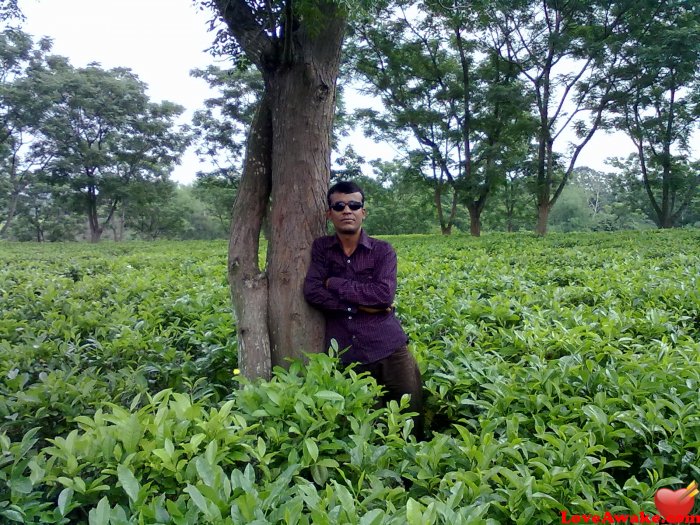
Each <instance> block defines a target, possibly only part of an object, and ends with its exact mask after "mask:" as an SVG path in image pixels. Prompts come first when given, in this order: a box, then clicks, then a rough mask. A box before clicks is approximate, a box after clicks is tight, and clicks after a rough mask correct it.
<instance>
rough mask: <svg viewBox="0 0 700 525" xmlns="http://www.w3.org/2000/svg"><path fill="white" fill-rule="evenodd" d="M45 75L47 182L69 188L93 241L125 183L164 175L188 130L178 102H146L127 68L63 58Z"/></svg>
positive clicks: (120, 197) (141, 86) (183, 144)
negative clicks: (178, 121) (81, 64)
mask: <svg viewBox="0 0 700 525" xmlns="http://www.w3.org/2000/svg"><path fill="white" fill-rule="evenodd" d="M42 80H43V83H44V86H45V89H46V90H47V91H48V92H49V93H50V94H51V96H52V97H54V98H53V104H52V107H51V110H50V112H49V114H48V116H47V118H46V120H45V123H44V126H43V134H44V136H45V137H46V140H47V142H48V144H49V147H51V148H52V150H53V152H54V159H53V161H52V163H51V166H50V171H51V175H52V180H53V181H54V182H55V183H59V184H66V185H69V186H70V187H71V188H72V190H73V193H74V202H75V203H76V206H80V207H81V208H82V210H84V212H85V213H86V215H87V219H88V224H89V228H90V240H91V241H92V242H97V241H99V239H100V237H101V235H102V232H103V230H104V228H105V226H106V225H108V224H109V223H110V221H111V220H112V218H113V216H114V214H115V212H116V210H117V207H118V205H119V204H120V202H121V201H122V200H123V199H124V196H125V194H126V193H127V192H128V185H129V184H130V183H132V182H134V181H146V180H157V179H165V178H167V176H168V174H169V172H170V170H171V169H172V166H173V165H174V164H175V163H176V162H177V161H178V160H179V156H180V155H181V153H182V152H183V151H184V148H185V147H186V145H187V135H186V133H185V132H184V130H181V129H177V128H176V127H175V124H174V119H175V117H177V116H178V115H179V114H180V113H181V112H182V108H181V107H179V106H177V105H175V104H172V103H170V102H162V103H157V104H156V103H152V102H149V100H148V97H147V95H146V92H145V90H146V86H145V85H144V84H143V83H142V82H141V81H139V80H138V78H137V77H136V76H135V75H134V74H133V73H131V71H129V70H128V69H124V68H115V69H111V70H109V71H106V70H103V69H101V68H100V67H99V66H98V65H96V64H92V65H90V66H88V67H86V68H79V69H75V68H73V67H72V66H70V65H69V64H68V63H67V62H65V63H63V64H62V65H61V67H56V68H54V70H53V71H51V72H50V73H48V74H46V75H45V76H43V77H42ZM103 208H104V210H103ZM101 216H103V217H104V218H103V219H102V218H101Z"/></svg>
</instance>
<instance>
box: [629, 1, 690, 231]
mask: <svg viewBox="0 0 700 525" xmlns="http://www.w3.org/2000/svg"><path fill="white" fill-rule="evenodd" d="M640 9H645V10H646V11H647V12H648V13H649V16H648V17H645V18H642V19H637V18H634V19H631V20H630V21H629V23H628V24H627V25H626V28H625V29H626V30H627V31H628V32H629V34H630V35H631V39H630V41H629V42H628V43H627V45H625V47H624V61H623V63H622V64H621V67H620V69H619V75H620V76H621V77H622V78H623V79H624V82H621V83H619V85H618V90H617V91H616V97H617V98H616V109H617V112H618V113H619V117H618V118H617V119H616V123H617V126H618V128H619V129H622V130H624V131H625V132H626V133H627V134H628V135H629V137H630V138H631V139H632V141H633V142H634V145H635V147H636V149H637V159H638V161H639V168H640V171H641V175H642V181H643V184H644V189H645V191H646V194H647V197H648V199H649V202H650V203H651V208H652V210H653V219H654V222H655V223H656V224H657V226H658V227H659V228H670V227H673V226H675V225H677V224H679V221H680V220H681V216H682V214H683V213H684V211H685V210H686V209H687V208H688V206H689V205H690V203H691V202H692V200H693V198H694V196H695V195H696V192H697V189H698V184H700V173H699V172H698V171H697V169H693V168H692V165H691V160H692V159H690V158H689V154H690V145H689V139H690V137H691V135H692V133H693V131H694V130H698V129H700V128H699V126H698V119H699V117H700V75H699V74H698V71H699V70H700V8H698V3H697V2H693V1H690V0H688V1H684V0H672V1H668V2H663V3H658V2H652V3H651V5H646V4H642V5H640Z"/></svg>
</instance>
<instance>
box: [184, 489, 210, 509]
mask: <svg viewBox="0 0 700 525" xmlns="http://www.w3.org/2000/svg"><path fill="white" fill-rule="evenodd" d="M185 492H186V493H187V494H189V495H190V498H192V501H193V502H194V504H195V505H196V506H197V508H198V509H199V510H201V511H202V512H203V513H204V514H209V507H208V506H207V500H206V499H204V496H202V493H201V492H199V489H198V488H197V487H195V486H194V485H190V484H189V483H188V484H187V487H185Z"/></svg>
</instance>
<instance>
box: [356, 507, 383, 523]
mask: <svg viewBox="0 0 700 525" xmlns="http://www.w3.org/2000/svg"><path fill="white" fill-rule="evenodd" d="M383 517H384V511H383V510H382V509H374V510H370V511H369V512H368V513H367V514H365V515H364V516H362V517H361V518H360V525H379V524H380V523H381V522H382V518H383Z"/></svg>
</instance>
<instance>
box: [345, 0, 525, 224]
mask: <svg viewBox="0 0 700 525" xmlns="http://www.w3.org/2000/svg"><path fill="white" fill-rule="evenodd" d="M475 13H476V12H475V11H474V12H471V11H470V12H467V11H463V10H454V9H449V8H446V7H445V6H444V4H443V3H441V2H431V1H427V2H420V3H415V2H408V1H402V0H400V1H396V2H392V3H391V4H390V8H389V9H388V13H387V15H386V17H383V18H382V19H377V18H368V19H366V20H364V21H363V22H362V23H360V24H357V29H356V31H355V38H354V39H353V40H352V45H351V47H350V51H349V54H350V56H351V57H352V58H353V62H352V63H353V66H354V68H355V69H356V71H357V72H358V76H359V77H360V78H361V79H362V80H363V81H364V82H365V83H366V85H368V86H369V88H368V91H369V92H370V93H372V94H374V95H377V96H379V97H381V100H382V102H383V106H384V109H383V110H382V111H376V110H363V111H360V112H358V115H359V116H360V117H361V118H364V120H365V122H366V124H367V128H368V132H369V133H371V134H374V135H376V136H378V138H381V139H383V140H386V141H391V142H394V143H396V144H399V145H400V146H399V147H400V149H401V150H402V151H403V152H404V154H407V155H408V157H409V158H410V159H411V161H412V164H413V165H414V166H415V167H418V168H419V169H420V170H421V172H422V173H424V175H425V177H426V178H428V179H429V180H432V184H433V188H434V201H435V207H436V208H437V214H438V219H439V221H440V227H441V230H442V232H443V233H444V234H449V233H450V232H451V229H452V225H453V224H454V222H455V218H456V215H457V204H458V203H459V202H460V200H462V201H463V202H464V203H465V204H466V207H467V208H468V209H469V214H470V231H471V233H472V234H473V235H479V233H480V216H481V212H482V211H483V209H484V206H485V204H486V199H487V197H488V195H489V194H490V193H491V192H492V191H493V189H494V187H495V186H496V185H497V183H498V181H499V180H501V179H502V178H503V173H504V171H505V170H504V166H502V163H503V162H505V160H506V159H508V158H510V159H511V161H513V162H515V161H516V159H515V158H514V157H515V156H516V154H517V150H516V149H514V146H515V145H516V144H517V143H518V142H522V141H524V140H526V138H527V131H528V130H527V128H526V126H524V125H523V123H524V122H526V121H527V120H528V116H527V115H528V102H527V101H526V99H525V98H524V97H523V96H522V90H521V89H520V85H519V83H518V81H517V78H516V77H517V74H518V73H519V72H518V71H517V70H516V69H515V68H514V67H513V66H512V64H511V63H509V62H506V61H504V60H502V59H501V57H500V55H499V54H498V53H497V52H493V50H490V49H488V48H487V47H485V46H484V45H483V43H484V42H485V40H484V39H483V38H480V33H479V26H478V22H477V19H478V17H477V16H476V14H475ZM385 18H388V21H387V20H385ZM411 139H412V140H411ZM445 194H450V195H451V202H448V205H447V207H446V208H445V207H444V206H443V201H444V200H445V199H444V196H445ZM460 197H461V199H460Z"/></svg>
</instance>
